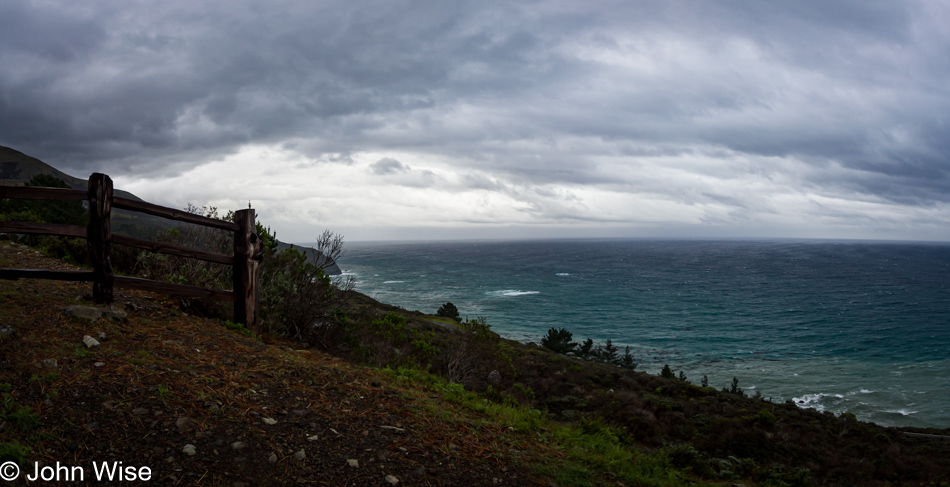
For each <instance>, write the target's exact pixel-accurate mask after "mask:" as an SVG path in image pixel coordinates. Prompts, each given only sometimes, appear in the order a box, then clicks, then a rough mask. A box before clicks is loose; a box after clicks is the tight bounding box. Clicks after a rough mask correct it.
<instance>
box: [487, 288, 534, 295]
mask: <svg viewBox="0 0 950 487" xmlns="http://www.w3.org/2000/svg"><path fill="white" fill-rule="evenodd" d="M487 294H490V295H493V296H524V295H527V294H541V291H522V290H520V289H502V290H501V291H491V292H489V293H487Z"/></svg>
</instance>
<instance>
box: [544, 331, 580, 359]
mask: <svg viewBox="0 0 950 487" xmlns="http://www.w3.org/2000/svg"><path fill="white" fill-rule="evenodd" d="M572 338H574V334H573V333H571V332H569V331H567V330H565V329H564V328H560V329H558V328H551V329H549V330H548V334H547V335H545V336H544V337H542V338H541V346H543V347H544V348H547V349H548V350H551V351H552V352H555V353H569V352H573V351H574V349H575V348H576V347H577V343H575V342H572V341H571V339H572Z"/></svg>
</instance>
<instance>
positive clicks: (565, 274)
mask: <svg viewBox="0 0 950 487" xmlns="http://www.w3.org/2000/svg"><path fill="white" fill-rule="evenodd" d="M554 275H555V276H569V275H570V274H569V273H567V272H558V273H557V274H554Z"/></svg>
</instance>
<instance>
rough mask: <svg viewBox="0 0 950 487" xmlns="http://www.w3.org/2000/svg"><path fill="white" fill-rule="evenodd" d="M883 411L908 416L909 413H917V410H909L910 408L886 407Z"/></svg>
mask: <svg viewBox="0 0 950 487" xmlns="http://www.w3.org/2000/svg"><path fill="white" fill-rule="evenodd" d="M884 412H885V413H895V414H900V415H901V416H910V415H911V414H917V411H911V410H910V409H907V408H904V409H888V410H886V411H884Z"/></svg>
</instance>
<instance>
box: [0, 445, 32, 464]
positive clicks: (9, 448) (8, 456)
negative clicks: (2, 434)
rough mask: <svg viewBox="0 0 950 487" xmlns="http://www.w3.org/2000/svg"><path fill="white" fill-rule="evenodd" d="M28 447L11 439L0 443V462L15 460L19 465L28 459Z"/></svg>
mask: <svg viewBox="0 0 950 487" xmlns="http://www.w3.org/2000/svg"><path fill="white" fill-rule="evenodd" d="M29 455H30V447H28V446H26V445H21V444H20V442H18V441H16V440H13V441H11V442H9V443H0V463H6V462H15V463H17V464H19V465H20V466H21V467H22V466H25V465H26V462H27V460H29Z"/></svg>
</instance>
